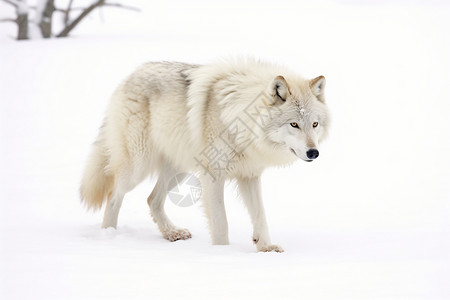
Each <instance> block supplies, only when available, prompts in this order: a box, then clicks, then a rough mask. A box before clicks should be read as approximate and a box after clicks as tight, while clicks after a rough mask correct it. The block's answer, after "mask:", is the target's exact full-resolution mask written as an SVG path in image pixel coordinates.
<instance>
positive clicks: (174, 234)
mask: <svg viewBox="0 0 450 300" xmlns="http://www.w3.org/2000/svg"><path fill="white" fill-rule="evenodd" d="M176 174H177V172H176V170H174V169H172V168H171V167H169V166H164V167H163V170H162V171H161V173H160V174H159V177H158V181H157V182H156V185H155V187H154V188H153V191H152V193H151V194H150V196H148V198H147V203H148V206H149V207H150V213H151V215H152V217H153V220H154V221H155V223H156V224H157V225H158V228H159V230H160V231H161V233H162V235H163V237H164V238H165V239H167V240H169V241H171V242H174V241H178V240H186V239H189V238H191V233H190V232H189V231H188V230H187V229H182V228H178V227H177V226H175V225H174V224H173V223H172V222H171V221H170V220H169V218H168V217H167V215H166V212H165V211H164V203H165V201H166V196H167V193H168V192H169V191H170V190H171V189H172V188H174V186H172V185H173V183H172V182H170V179H172V178H173V177H174V176H175V175H176Z"/></svg>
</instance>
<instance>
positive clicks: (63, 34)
mask: <svg viewBox="0 0 450 300" xmlns="http://www.w3.org/2000/svg"><path fill="white" fill-rule="evenodd" d="M103 4H105V0H98V1H96V2H94V3H92V4H91V5H90V6H88V7H87V8H86V9H85V10H84V11H82V12H81V14H80V15H79V16H78V17H77V18H76V19H75V20H73V21H72V22H71V23H70V24H69V25H67V26H66V27H65V28H64V29H63V30H62V31H61V32H60V33H59V34H58V35H56V37H66V36H68V35H69V33H70V32H71V31H72V30H73V29H74V28H75V26H77V25H78V23H80V22H81V20H83V19H84V18H85V17H86V16H87V15H89V14H90V13H91V12H92V11H93V10H94V9H96V8H97V7H99V6H102V5H103Z"/></svg>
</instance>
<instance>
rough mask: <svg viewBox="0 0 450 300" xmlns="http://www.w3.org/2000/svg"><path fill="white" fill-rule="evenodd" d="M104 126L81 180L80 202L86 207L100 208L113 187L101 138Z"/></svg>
mask: <svg viewBox="0 0 450 300" xmlns="http://www.w3.org/2000/svg"><path fill="white" fill-rule="evenodd" d="M103 130H104V128H102V129H100V134H99V138H98V139H97V141H96V142H95V143H94V145H93V148H92V152H91V154H90V156H89V158H88V161H87V164H86V167H85V169H84V173H83V178H82V180H81V187H80V196H81V202H82V203H83V204H85V205H86V207H87V209H93V210H97V209H101V208H102V205H103V202H105V200H106V198H107V197H109V196H110V194H111V193H112V191H113V189H114V175H113V174H112V173H109V172H108V171H107V166H108V164H109V153H108V151H107V148H106V147H105V146H104V140H103V139H102V135H103V132H102V131H103Z"/></svg>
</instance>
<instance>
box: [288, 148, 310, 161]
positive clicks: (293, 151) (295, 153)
mask: <svg viewBox="0 0 450 300" xmlns="http://www.w3.org/2000/svg"><path fill="white" fill-rule="evenodd" d="M289 149H290V150H291V152H292V153H294V155H295V156H297V157H298V158H300V159H301V160H303V161H306V162H312V161H313V160H314V159H304V158H302V157H300V156H298V155H297V152H295V150H294V149H292V148H289Z"/></svg>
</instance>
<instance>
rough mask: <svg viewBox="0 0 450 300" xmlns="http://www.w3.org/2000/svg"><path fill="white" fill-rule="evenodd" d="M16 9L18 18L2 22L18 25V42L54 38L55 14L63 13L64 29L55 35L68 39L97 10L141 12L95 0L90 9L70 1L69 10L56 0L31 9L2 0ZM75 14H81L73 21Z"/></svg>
mask: <svg viewBox="0 0 450 300" xmlns="http://www.w3.org/2000/svg"><path fill="white" fill-rule="evenodd" d="M1 1H3V2H6V3H8V4H10V5H12V6H14V7H15V10H16V18H15V19H12V18H7V19H2V20H0V21H1V22H14V23H16V24H17V27H18V33H17V39H18V40H26V39H32V38H37V37H43V38H50V37H52V36H53V31H52V24H53V14H54V12H61V13H63V16H64V17H63V29H62V30H61V31H60V32H59V33H57V34H56V35H54V36H55V37H57V38H60V37H67V36H68V35H69V33H70V32H71V31H72V30H73V29H74V28H75V27H76V26H77V25H78V24H80V22H81V21H82V20H83V19H84V18H85V17H86V16H88V15H89V14H90V13H91V12H92V11H94V10H95V9H96V8H99V7H104V6H112V7H119V8H125V9H130V10H134V11H140V10H139V9H138V8H135V7H131V6H125V5H122V4H119V3H110V2H107V1H106V0H95V1H93V2H92V3H91V5H89V6H88V7H73V2H74V0H69V2H68V5H67V8H66V9H61V8H57V7H56V6H55V0H37V5H36V6H35V7H31V6H29V5H28V4H27V1H26V0H1ZM31 9H33V10H35V14H34V19H33V20H32V21H30V20H29V12H30V10H31ZM75 12H79V13H78V15H77V16H76V17H75V18H73V19H72V15H73V14H74V13H75ZM35 27H36V28H38V29H37V30H30V28H33V29H34V28H35Z"/></svg>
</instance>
